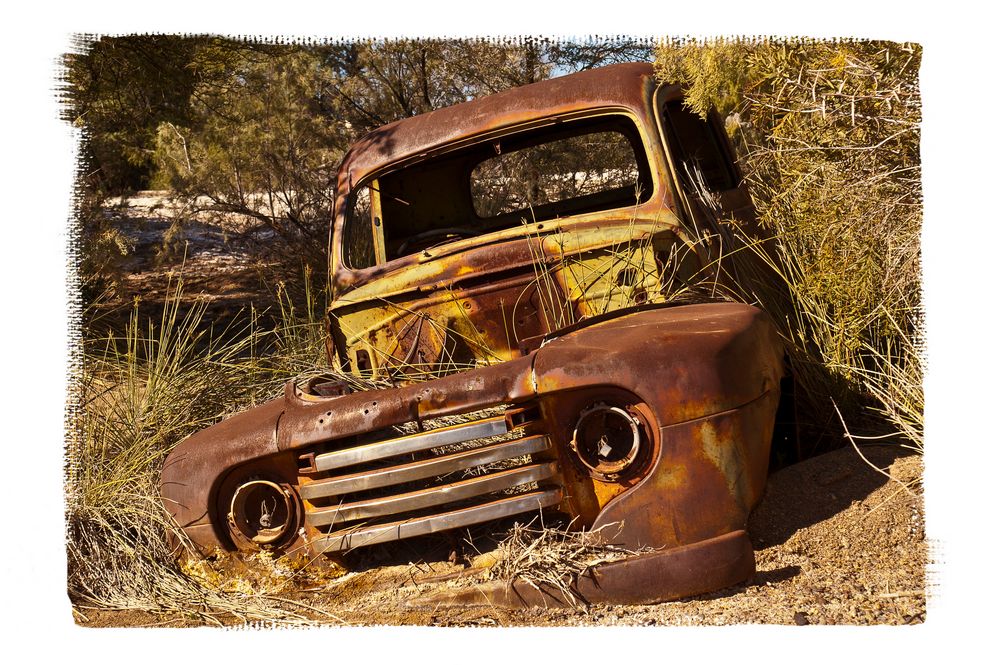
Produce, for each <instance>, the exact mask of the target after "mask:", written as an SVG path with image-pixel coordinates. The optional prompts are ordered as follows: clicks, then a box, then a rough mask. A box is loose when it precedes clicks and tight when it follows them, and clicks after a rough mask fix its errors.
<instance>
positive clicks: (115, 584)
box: [66, 282, 305, 622]
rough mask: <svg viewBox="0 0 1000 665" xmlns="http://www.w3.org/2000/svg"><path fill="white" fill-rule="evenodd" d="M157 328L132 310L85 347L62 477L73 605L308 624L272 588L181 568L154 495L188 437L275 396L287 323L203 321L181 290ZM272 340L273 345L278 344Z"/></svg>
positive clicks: (200, 307)
mask: <svg viewBox="0 0 1000 665" xmlns="http://www.w3.org/2000/svg"><path fill="white" fill-rule="evenodd" d="M169 291H170V294H169V296H168V298H167V300H166V303H165V306H164V308H163V313H162V315H161V316H160V318H159V319H158V320H155V321H153V320H148V319H147V320H144V319H143V317H142V316H141V315H140V310H139V307H138V304H136V306H135V307H134V309H133V311H132V313H131V316H130V317H129V320H128V324H127V326H126V328H125V329H124V330H123V331H121V333H120V334H114V333H112V334H109V335H108V336H107V337H103V338H96V339H87V338H86V336H85V339H84V340H83V341H82V347H83V349H82V351H83V352H82V362H81V367H80V370H79V374H78V376H77V377H76V378H77V385H76V390H75V392H74V399H75V401H76V403H75V404H71V410H70V413H71V419H70V436H69V450H68V462H67V471H66V485H67V504H66V513H67V554H68V587H69V589H68V590H69V594H70V597H71V599H72V600H73V602H74V604H75V605H76V606H78V607H90V608H99V609H115V610H122V609H134V610H145V611H150V612H158V613H165V612H172V613H180V614H181V615H184V616H187V617H189V618H191V619H194V620H198V621H201V622H224V621H230V622H231V621H291V622H298V621H304V620H305V617H304V616H302V614H301V613H300V612H299V611H298V610H296V608H290V607H289V606H288V604H287V603H288V601H287V600H283V599H281V598H278V597H277V596H275V595H274V594H273V593H272V592H273V590H274V589H273V588H268V587H265V586H261V585H259V584H256V585H255V584H249V583H244V584H238V583H236V582H234V581H233V580H232V579H229V580H228V581H226V582H225V584H224V583H223V581H222V578H221V577H219V576H217V575H215V576H213V575H211V574H208V572H206V570H205V569H204V567H203V566H202V567H199V568H197V569H196V570H195V569H192V568H190V567H186V565H185V564H184V562H183V559H179V558H178V556H177V554H178V552H177V551H175V550H173V549H171V547H170V545H169V544H168V543H169V540H168V535H170V534H172V535H173V536H174V538H175V540H179V541H180V542H181V546H182V547H184V546H185V540H184V537H183V534H182V532H180V531H179V530H178V529H177V528H176V525H174V524H172V523H171V522H170V520H169V517H168V514H167V513H166V511H165V509H164V507H163V506H162V504H161V502H160V498H159V491H158V479H159V474H160V469H161V466H162V462H163V459H164V458H165V457H166V455H167V454H168V453H169V451H170V450H171V449H172V448H173V446H174V445H176V444H177V443H178V442H180V441H181V440H182V439H183V438H184V437H186V436H187V435H189V434H191V433H193V432H195V431H197V430H199V429H201V428H203V427H206V426H208V425H211V424H213V423H214V422H216V421H218V420H219V419H220V418H222V417H223V416H225V415H228V414H231V413H234V412H236V411H239V410H242V409H245V408H247V407H250V406H253V405H255V404H256V403H258V402H261V401H263V400H265V399H269V398H272V397H275V396H277V395H278V394H279V393H280V389H281V385H282V382H283V381H284V379H285V378H287V375H286V374H284V373H283V371H284V369H285V365H284V364H283V363H277V362H271V355H273V349H274V348H276V347H279V348H284V349H289V348H292V347H293V346H294V344H292V343H290V342H288V341H287V340H286V339H285V338H284V336H283V332H284V330H285V329H286V328H287V329H295V328H294V326H295V324H294V323H293V322H291V321H288V320H286V321H285V322H284V323H283V324H282V325H281V326H279V327H278V328H277V329H276V330H273V331H272V330H268V331H263V330H261V329H260V327H259V326H258V325H257V323H256V318H255V317H250V318H249V319H248V320H247V321H248V322H247V323H246V324H242V325H241V327H239V328H238V329H233V328H232V326H228V327H226V326H223V327H222V328H221V329H220V328H219V327H217V326H216V325H214V324H213V323H212V322H211V321H210V320H209V318H208V317H209V315H208V310H207V304H206V303H205V302H204V301H196V302H195V303H194V304H190V303H184V301H183V298H182V294H181V285H180V282H177V283H176V284H175V285H173V286H172V288H171V289H169ZM275 339H277V342H275Z"/></svg>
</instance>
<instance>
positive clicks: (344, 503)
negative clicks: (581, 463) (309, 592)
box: [299, 409, 563, 552]
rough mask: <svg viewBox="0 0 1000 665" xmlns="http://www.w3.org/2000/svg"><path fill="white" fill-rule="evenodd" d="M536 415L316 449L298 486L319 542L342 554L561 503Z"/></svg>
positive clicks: (322, 548) (314, 541)
mask: <svg viewBox="0 0 1000 665" xmlns="http://www.w3.org/2000/svg"><path fill="white" fill-rule="evenodd" d="M511 413H515V414H516V417H511ZM525 414H532V415H529V416H526V415H525ZM536 422H537V414H534V412H531V411H530V410H524V409H517V410H513V411H512V412H508V414H505V415H504V416H496V417H490V418H483V419H480V420H474V421H471V422H465V423H460V424H457V425H450V426H447V427H440V428H436V429H430V430H427V431H423V432H417V433H414V434H409V435H406V436H400V437H396V438H392V439H388V440H384V441H375V442H372V443H365V444H362V445H357V446H353V447H350V448H344V449H339V450H332V451H328V452H323V453H320V454H316V455H315V456H313V457H311V459H310V468H309V469H307V470H304V471H303V473H308V479H306V480H303V481H302V482H301V483H300V487H299V492H300V494H301V496H302V499H303V500H304V504H305V521H306V525H307V527H308V528H309V529H308V533H309V534H310V546H311V547H312V549H313V550H314V551H316V552H335V551H343V550H348V549H352V548H355V547H360V546H364V545H373V544H376V543H383V542H388V541H392V540H400V539H403V538H410V537H413V536H419V535H424V534H429V533H435V532H438V531H444V530H448V529H454V528H458V527H464V526H470V525H473V524H478V523H482V522H487V521H491V520H494V519H499V518H503V517H508V516H511V515H516V514H519V513H523V512H529V511H537V510H539V509H540V508H546V507H550V506H554V505H557V504H558V503H559V502H560V501H561V500H562V497H563V494H562V489H561V488H560V487H559V486H558V480H557V477H558V467H557V464H556V462H554V461H550V460H551V459H552V458H553V456H552V455H549V454H547V451H549V449H550V448H551V443H550V441H549V438H548V437H547V436H545V435H544V434H539V433H535V430H536V429H537V428H536V427H535V426H534V425H535V424H536ZM497 467H500V468H497Z"/></svg>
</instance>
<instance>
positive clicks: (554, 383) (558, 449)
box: [163, 303, 782, 554]
mask: <svg viewBox="0 0 1000 665" xmlns="http://www.w3.org/2000/svg"><path fill="white" fill-rule="evenodd" d="M612 341H613V343H612ZM508 371H509V372H513V373H514V374H515V375H518V374H520V373H521V372H524V373H525V375H524V376H521V377H518V378H513V379H512V378H511V377H507V376H506V375H507V372H508ZM781 373H782V364H781V349H780V345H778V344H777V339H776V336H775V333H774V331H773V329H772V328H770V327H769V326H768V325H767V324H766V321H765V320H764V318H763V316H762V314H761V313H760V312H759V310H756V309H754V308H752V307H749V306H746V305H738V304H733V303H720V304H706V305H685V306H676V307H661V308H654V309H642V310H639V311H633V312H630V313H625V314H622V315H618V316H613V317H609V318H608V319H607V320H603V321H597V322H595V323H592V324H591V325H585V324H583V325H580V326H578V327H577V328H576V329H572V330H570V331H568V332H566V333H565V334H563V335H561V336H556V337H553V338H552V339H551V340H549V341H548V342H547V343H545V344H544V345H542V346H541V347H540V348H539V349H537V350H535V351H532V352H530V353H529V354H528V355H527V356H525V357H524V358H521V359H518V360H515V361H512V362H509V363H504V364H500V365H496V366H492V367H485V368H480V369H477V370H472V371H470V372H466V373H463V374H459V375H454V376H448V377H443V378H441V379H435V380H433V381H429V382H427V383H424V384H418V385H413V386H404V387H399V388H392V389H386V390H380V391H371V392H360V393H354V394H351V395H345V396H340V397H326V398H323V397H317V396H315V395H313V396H309V395H302V394H299V393H297V392H295V391H289V393H288V395H287V396H286V398H284V399H283V400H278V401H276V402H273V403H270V404H268V405H265V406H264V407H261V408H260V409H258V410H254V411H250V412H247V413H244V414H241V415H238V416H234V417H233V418H231V419H229V420H227V421H224V423H223V424H222V425H220V426H218V430H215V429H214V428H210V429H208V430H205V431H204V432H201V433H199V434H198V435H195V436H194V437H191V438H190V439H188V440H187V441H185V442H184V443H182V444H181V445H180V446H178V448H177V449H176V450H175V452H174V453H173V455H172V456H171V460H169V463H168V466H167V467H166V468H165V470H164V482H163V492H164V496H165V500H166V505H168V507H170V506H181V505H183V506H186V507H187V510H189V511H192V512H195V513H198V514H200V515H205V516H206V518H205V519H206V520H208V521H211V522H212V523H215V524H222V526H221V527H219V528H216V529H215V530H213V531H212V532H206V531H201V530H193V531H190V532H189V533H191V535H192V537H193V538H196V539H197V542H198V543H199V544H200V545H201V546H203V547H206V548H211V547H216V546H223V547H233V546H236V547H243V546H247V547H252V546H253V543H254V542H259V540H260V538H269V537H272V536H273V534H274V533H279V534H285V533H286V531H287V533H288V534H294V533H297V534H300V535H298V536H296V537H295V538H294V539H292V538H291V536H290V535H289V537H288V538H287V539H286V540H288V542H282V543H281V544H282V547H286V548H296V547H304V548H307V549H308V550H309V551H311V552H312V553H314V554H319V553H322V552H332V551H342V550H345V549H350V548H353V547H358V546H362V544H372V543H376V542H388V541H391V540H394V539H399V538H405V537H411V536H413V535H417V534H422V533H433V532H436V531H439V530H443V529H449V528H455V527H457V526H467V525H470V524H474V523H477V522H479V521H483V520H485V519H493V518H495V517H496V516H508V515H514V514H518V513H519V512H524V511H525V510H537V505H538V502H537V499H538V498H539V497H544V501H543V503H544V505H545V506H550V507H557V508H558V509H559V510H560V511H562V512H564V513H566V514H567V515H568V516H569V517H571V518H575V521H574V525H576V526H577V527H578V528H600V527H601V526H602V525H606V524H610V523H616V522H620V523H622V528H621V529H620V530H619V533H618V535H617V536H616V542H619V543H621V544H623V545H625V546H627V547H632V548H640V547H650V546H651V547H656V548H664V547H665V548H676V547H681V546H685V545H690V544H692V543H697V542H701V541H705V540H711V539H713V538H715V537H717V536H720V535H724V534H726V533H730V532H732V531H737V530H739V529H742V528H743V527H744V525H745V523H746V518H747V515H748V512H749V509H750V508H751V507H752V506H753V505H754V504H755V503H756V501H757V500H758V499H759V498H760V495H761V492H762V491H763V485H764V479H765V477H766V468H767V454H768V444H769V437H770V427H771V424H772V423H773V418H774V410H775V407H776V403H777V385H778V381H779V380H780V376H781ZM470 386H475V387H476V389H475V390H470V389H469V388H470ZM491 386H495V387H494V389H492V390H491V389H490V387H491ZM682 393H683V394H684V395H685V397H684V398H683V399H682V398H679V397H678V395H680V394H682ZM432 395H433V396H437V399H427V398H428V397H429V396H432ZM503 404H513V405H515V406H514V407H508V408H507V412H506V415H504V416H494V417H491V418H487V419H485V420H480V421H478V422H472V423H469V424H463V425H458V426H450V427H445V428H437V429H430V430H427V431H426V432H424V433H417V434H415V435H410V436H408V437H403V438H402V439H401V438H399V437H398V436H396V437H394V436H392V435H391V434H390V435H387V432H389V429H388V428H389V427H390V426H393V425H395V426H402V425H411V426H412V425H417V426H419V423H421V422H424V421H426V420H429V419H431V418H436V417H440V416H443V415H453V414H460V413H467V412H470V411H477V410H481V409H484V408H487V407H496V406H498V405H503ZM597 405H602V408H603V406H604V405H606V406H608V407H609V408H610V409H611V410H612V412H613V413H615V414H619V415H617V416H615V417H622V418H625V421H624V422H627V423H631V422H634V423H635V429H634V431H633V430H632V429H631V425H629V426H628V427H627V428H626V429H628V430H629V432H631V433H630V434H629V436H634V437H635V442H636V444H635V445H637V446H638V448H637V449H636V450H634V451H633V450H632V448H631V444H630V443H629V444H628V445H626V446H624V448H623V449H624V450H625V452H624V453H623V454H622V456H621V458H620V459H621V460H622V461H623V462H622V463H621V464H608V465H603V466H602V465H600V464H592V463H591V464H588V463H586V460H585V459H583V458H582V456H581V455H582V453H581V449H582V448H581V447H582V446H583V445H585V441H584V440H583V439H584V434H582V433H580V422H581V421H586V420H587V419H588V418H592V415H591V414H593V413H594V409H595V406H597ZM365 411H368V413H367V414H366V413H365ZM279 413H280V417H279ZM620 414H626V416H621V415H620ZM261 416H264V417H261ZM633 418H634V421H633V420H632V419H633ZM321 421H322V422H321ZM483 423H486V424H487V426H485V427H483V426H482V425H483ZM254 426H256V427H257V428H258V429H259V430H260V431H259V432H257V433H256V434H253V435H252V434H251V430H252V429H253V428H254ZM275 427H276V431H275ZM265 432H266V433H267V434H266V435H265ZM231 433H242V434H240V436H242V437H243V440H250V441H253V440H268V439H270V442H271V443H270V446H269V447H267V448H263V449H262V450H263V451H264V452H265V454H266V456H265V457H255V456H254V453H253V451H252V450H251V451H249V452H248V453H247V456H246V457H245V458H244V459H242V460H235V459H234V458H233V457H232V456H228V457H226V458H225V464H227V465H229V466H228V467H224V466H223V465H222V464H221V463H218V462H216V461H215V460H213V459H212V453H213V451H215V450H216V449H217V448H218V447H219V446H220V445H222V444H223V443H225V442H222V441H219V439H218V438H217V437H219V436H225V435H228V434H231ZM497 433H505V434H506V435H511V436H515V437H517V438H516V439H515V441H517V440H531V438H532V437H535V438H540V437H542V436H544V437H546V438H547V439H548V440H550V441H551V448H547V449H545V450H542V451H541V452H540V453H535V454H533V455H532V459H531V461H529V462H520V463H518V465H517V466H515V467H514V468H512V469H510V470H503V471H499V472H496V471H493V472H489V473H487V474H486V475H482V476H477V477H474V478H472V479H468V480H459V481H451V482H449V483H446V484H444V485H441V484H436V483H435V481H434V480H433V479H430V478H427V476H426V475H423V474H419V473H418V474H417V475H415V476H407V477H405V482H414V483H418V485H419V486H418V487H416V488H413V487H409V486H404V485H402V484H401V482H395V481H394V480H392V468H391V467H390V469H389V470H388V474H386V469H384V468H383V467H375V468H368V466H369V465H371V463H372V461H373V459H372V458H371V457H370V456H369V454H357V452H358V451H369V453H370V452H371V451H380V450H381V451H386V450H391V451H393V452H396V453H399V452H400V451H403V452H406V454H412V452H413V451H414V450H424V451H425V452H426V453H427V454H428V457H427V458H425V459H423V460H418V461H417V462H399V463H396V464H393V465H391V466H392V467H398V471H399V472H400V473H405V472H406V471H407V470H409V469H417V468H419V467H420V466H421V465H425V466H426V465H429V467H430V468H433V467H434V465H435V464H438V463H441V462H442V461H444V462H445V463H450V461H452V460H454V459H455V456H456V454H457V455H459V456H460V455H463V454H468V453H469V451H459V452H458V453H456V452H454V451H452V450H449V449H447V447H445V448H442V447H441V446H443V445H444V444H456V443H463V442H464V443H467V444H470V445H474V446H476V447H474V448H472V454H476V453H477V452H481V451H489V450H490V449H491V446H497V444H496V443H495V442H491V441H490V439H489V438H488V437H489V436H490V435H495V434H497ZM574 433H575V434H574ZM473 435H480V436H481V435H487V439H485V440H483V439H481V438H480V439H477V440H476V441H471V442H470V441H469V438H470V437H471V436H473ZM574 435H575V436H577V437H578V439H579V440H577V441H576V442H575V444H574V443H573V442H571V441H570V438H572V437H573V436H574ZM586 436H590V437H591V438H592V435H591V434H587V435H586ZM400 441H404V442H406V441H414V442H417V443H418V444H419V445H417V446H416V448H413V449H411V448H410V447H409V446H406V445H404V446H402V447H400V446H399V445H398V444H399V442H400ZM501 443H502V444H503V445H507V443H506V442H501ZM439 444H440V445H439ZM612 444H614V445H612ZM574 445H575V447H574ZM617 445H618V444H617V443H616V442H615V441H611V442H609V443H608V450H607V451H606V453H608V454H610V452H611V451H612V450H613V449H614V448H615V446H617ZM428 446H430V447H434V450H430V451H428V450H427V447H428ZM435 446H437V447H435ZM222 449H223V450H228V448H226V447H224V446H223V448H222ZM256 450H261V449H260V448H257V449H256ZM282 451H284V452H282ZM348 451H349V452H348ZM435 451H437V452H435ZM338 452H342V453H343V456H341V457H340V459H343V460H349V463H345V465H343V466H341V465H337V466H335V467H332V468H330V469H329V470H326V471H320V470H319V469H318V468H317V465H316V460H317V459H321V458H322V455H325V454H330V453H338ZM508 452H509V453H510V454H511V455H513V454H514V452H520V450H514V449H508ZM192 456H194V457H196V458H197V459H198V460H199V462H198V465H199V466H200V467H201V468H202V469H203V471H201V472H199V473H192V467H191V466H185V467H183V468H184V469H185V473H186V474H189V475H183V476H182V475H178V474H177V473H176V472H177V471H178V470H180V469H181V468H182V467H180V466H178V465H176V464H174V463H173V461H174V460H173V458H174V457H177V458H181V459H190V458H192ZM449 456H451V459H449ZM282 459H284V460H292V461H294V466H293V467H289V466H288V464H287V462H286V463H285V465H284V466H283V467H282V466H280V465H279V464H278V463H277V462H278V460H282ZM303 459H308V460H309V461H308V463H306V462H303ZM385 459H387V461H390V462H392V460H393V459H394V458H385ZM460 466H461V467H462V468H468V467H465V466H463V465H460ZM265 471H266V472H265ZM213 474H214V475H213ZM268 474H270V475H268ZM367 474H371V476H372V477H373V478H374V479H376V480H375V481H374V482H373V483H372V484H371V486H369V485H368V484H367V482H366V481H364V480H362V479H363V478H364V477H365V476H366V475H367ZM380 475H381V476H382V477H383V480H382V481H379V480H377V479H378V477H379V476H380ZM220 478H222V479H223V480H221V481H220V480H219V479H220ZM241 478H242V480H241ZM386 478H388V480H386ZM261 479H263V480H264V481H267V482H268V483H270V484H272V485H275V486H278V487H279V488H282V489H281V491H282V492H288V493H290V494H291V495H292V496H294V497H296V507H297V509H298V512H295V511H289V514H291V513H292V512H294V515H293V517H294V518H295V519H297V520H299V521H298V522H296V523H295V524H292V525H288V526H287V527H286V526H285V525H284V524H279V525H277V526H274V525H271V526H269V528H268V529H261V534H258V536H257V540H256V541H255V538H254V537H253V534H250V537H246V538H243V539H242V540H241V539H240V538H239V537H238V535H237V536H236V537H234V536H232V535H227V534H226V532H225V529H226V526H225V525H226V524H227V522H226V515H227V513H230V514H231V513H237V512H239V511H237V510H236V508H234V507H232V506H233V505H234V502H235V499H233V498H232V497H234V496H235V497H239V496H242V495H241V494H240V492H241V491H242V492H243V493H247V492H249V490H246V489H242V488H245V487H246V485H247V484H248V483H259V482H261ZM324 482H330V483H332V486H336V484H337V483H338V482H346V483H348V484H347V485H345V486H344V487H346V488H348V489H352V490H357V491H359V492H360V493H361V495H354V496H352V495H351V493H348V494H339V493H337V492H320V493H312V490H309V489H307V488H310V487H314V486H318V487H322V483H324ZM351 483H357V485H354V486H352V485H351ZM528 483H536V484H538V489H532V488H531V487H532V486H531V485H528ZM521 485H524V486H525V487H526V488H527V489H525V490H522V491H521V493H519V494H514V495H512V496H504V495H503V494H502V491H506V490H507V489H509V488H513V487H516V486H521ZM269 486H270V485H269ZM206 488H216V489H215V490H214V493H213V492H212V491H208V490H207V489H206ZM359 488H360V489H359ZM376 488H377V489H376ZM250 489H256V486H254V487H251V488H250ZM373 489H374V491H376V492H381V493H377V494H374V495H371V494H368V495H364V493H365V492H369V491H372V490H373ZM227 492H228V494H226V493H227ZM303 495H306V496H303ZM275 496H276V497H280V496H281V494H279V493H276V494H275ZM343 497H347V498H346V499H345V498H343ZM480 497H481V499H480ZM469 501H471V502H472V503H471V504H469V503H467V502H469ZM198 502H200V505H198V506H197V507H196V506H195V504H196V503H198ZM526 506H527V508H526ZM299 507H300V508H299ZM428 511H430V512H428ZM263 517H266V518H268V519H269V520H273V519H274V517H273V515H272V514H271V513H268V514H266V515H264V516H263ZM385 520H389V521H385ZM229 521H230V522H232V521H233V518H232V517H230V518H229Z"/></svg>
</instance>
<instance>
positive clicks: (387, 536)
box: [310, 489, 563, 552]
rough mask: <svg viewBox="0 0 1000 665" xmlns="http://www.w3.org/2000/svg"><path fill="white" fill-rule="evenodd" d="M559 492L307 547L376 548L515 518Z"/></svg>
mask: <svg viewBox="0 0 1000 665" xmlns="http://www.w3.org/2000/svg"><path fill="white" fill-rule="evenodd" d="M562 496H563V493H562V490H561V489H547V490H543V491H538V492H532V493H530V494H521V495H518V496H513V497H509V498H503V499H498V500H496V501H493V502H490V503H486V504H483V505H480V506H474V507H472V508H462V509H460V510H453V511H451V512H447V513H441V514H438V515H431V516H428V517H418V518H414V519H409V520H403V521H400V522H393V523H391V524H382V525H378V526H368V527H365V526H362V527H358V528H352V529H346V530H344V531H337V532H335V533H331V534H329V535H327V536H322V537H320V538H316V539H314V540H312V541H311V542H310V546H311V547H312V548H313V550H314V551H316V552H340V551H344V550H349V549H352V548H355V547H363V546H365V545H375V544H377V543H385V542H389V541H393V540H401V539H403V538H412V537H414V536H423V535H426V534H429V533H437V532H439V531H447V530H448V529H456V528H459V527H464V526H470V525H472V524H480V523H482V522H490V521H492V520H496V519H500V518H502V517H509V516H511V515H517V514H518V513H525V512H530V511H533V510H540V509H542V508H548V507H549V506H554V505H556V504H558V503H559V502H560V501H562Z"/></svg>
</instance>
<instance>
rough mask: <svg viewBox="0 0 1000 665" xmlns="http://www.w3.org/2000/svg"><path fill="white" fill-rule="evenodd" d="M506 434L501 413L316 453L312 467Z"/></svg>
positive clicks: (347, 463)
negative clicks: (492, 416)
mask: <svg viewBox="0 0 1000 665" xmlns="http://www.w3.org/2000/svg"><path fill="white" fill-rule="evenodd" d="M506 433H507V423H506V421H505V420H504V417H503V416H498V417H495V418H487V419H485V420H478V421H476V422H473V423H462V424H459V425H451V426H449V427H442V428H441V429H436V430H432V431H429V432H420V433H417V434H410V435H408V436H401V437H399V438H397V439H390V440H389V441H379V442H377V443H369V444H367V445H364V446H357V447H356V448H346V449H344V450H334V451H332V452H329V453H323V454H322V455H317V456H316V470H317V471H330V470H332V469H340V468H343V467H345V466H351V465H353V464H360V463H362V462H371V461H374V460H379V459H385V458H386V457H394V456H396V455H405V454H408V453H415V452H419V451H422V450H430V449H431V448H437V447H439V446H447V445H451V444H455V443H464V442H466V441H472V440H474V439H482V438H486V437H490V436H497V435H498V434H506Z"/></svg>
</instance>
